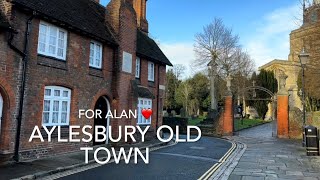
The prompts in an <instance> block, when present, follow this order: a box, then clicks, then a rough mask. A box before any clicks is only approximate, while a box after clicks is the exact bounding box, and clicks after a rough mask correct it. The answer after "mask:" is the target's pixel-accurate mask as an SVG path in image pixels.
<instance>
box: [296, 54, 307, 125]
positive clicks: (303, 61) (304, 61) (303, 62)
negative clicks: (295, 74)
mask: <svg viewBox="0 0 320 180" xmlns="http://www.w3.org/2000/svg"><path fill="white" fill-rule="evenodd" d="M298 57H299V59H300V63H301V67H302V101H303V126H305V125H306V92H305V73H304V71H305V68H306V66H307V63H308V61H309V57H310V55H309V54H308V53H306V52H305V49H304V48H303V49H302V51H301V53H300V54H299V56H298Z"/></svg>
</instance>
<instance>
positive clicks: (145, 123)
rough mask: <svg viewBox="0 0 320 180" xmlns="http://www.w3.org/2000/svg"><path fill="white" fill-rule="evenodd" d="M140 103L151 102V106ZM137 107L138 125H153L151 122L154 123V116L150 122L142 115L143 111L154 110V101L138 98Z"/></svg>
mask: <svg viewBox="0 0 320 180" xmlns="http://www.w3.org/2000/svg"><path fill="white" fill-rule="evenodd" d="M140 101H143V102H147V103H149V102H150V105H149V104H145V103H143V104H140ZM137 107H138V118H137V125H150V124H151V121H152V116H151V117H150V118H149V120H147V119H145V118H144V117H143V116H142V113H141V110H142V109H149V108H150V109H152V99H148V98H138V104H137ZM140 117H141V119H140V121H139V118H140Z"/></svg>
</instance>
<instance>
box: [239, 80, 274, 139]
mask: <svg viewBox="0 0 320 180" xmlns="http://www.w3.org/2000/svg"><path fill="white" fill-rule="evenodd" d="M256 91H263V92H265V93H266V96H265V97H263V98H261V97H260V98H257V97H254V95H252V96H253V97H247V94H248V93H252V94H255V93H256ZM239 94H240V95H242V97H243V101H244V102H243V106H246V104H245V102H246V101H263V102H265V103H266V104H269V103H271V109H268V112H269V110H270V111H271V112H270V113H271V114H270V115H271V117H270V120H272V126H271V127H272V129H271V130H270V131H271V132H270V133H272V137H276V136H277V118H276V107H277V95H276V94H274V93H273V92H272V91H270V90H269V89H267V88H264V87H261V86H250V87H246V88H244V89H242V90H241V91H240V92H239ZM268 102H269V103H268ZM246 108H247V107H243V110H244V111H245V112H246ZM268 108H270V107H268ZM234 124H235V123H234ZM234 126H235V125H234ZM235 129H236V127H235Z"/></svg>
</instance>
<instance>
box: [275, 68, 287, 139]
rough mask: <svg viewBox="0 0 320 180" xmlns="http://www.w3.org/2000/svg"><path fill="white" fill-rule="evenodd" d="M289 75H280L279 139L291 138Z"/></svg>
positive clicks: (278, 98)
mask: <svg viewBox="0 0 320 180" xmlns="http://www.w3.org/2000/svg"><path fill="white" fill-rule="evenodd" d="M287 78H288V76H287V75H285V74H281V75H279V85H280V87H279V91H278V95H277V96H278V97H277V103H278V105H277V125H278V127H277V130H278V132H277V135H278V138H289V94H288V91H287V90H286V88H285V86H286V79H287Z"/></svg>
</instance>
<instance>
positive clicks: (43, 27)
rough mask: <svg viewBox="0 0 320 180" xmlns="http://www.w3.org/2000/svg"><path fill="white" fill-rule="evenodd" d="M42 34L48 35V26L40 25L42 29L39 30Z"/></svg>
mask: <svg viewBox="0 0 320 180" xmlns="http://www.w3.org/2000/svg"><path fill="white" fill-rule="evenodd" d="M39 31H40V33H44V34H46V33H47V26H46V25H44V24H40V28H39Z"/></svg>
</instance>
